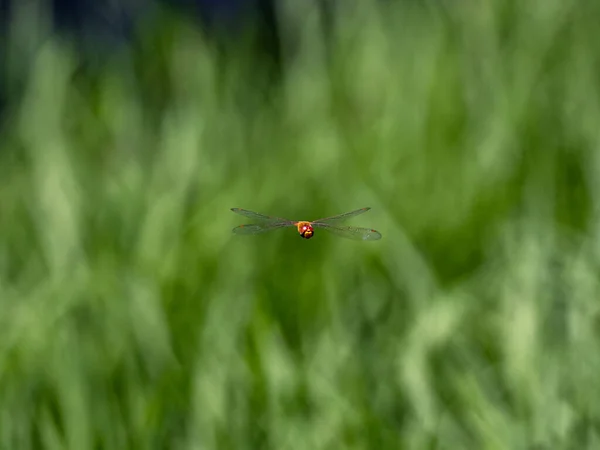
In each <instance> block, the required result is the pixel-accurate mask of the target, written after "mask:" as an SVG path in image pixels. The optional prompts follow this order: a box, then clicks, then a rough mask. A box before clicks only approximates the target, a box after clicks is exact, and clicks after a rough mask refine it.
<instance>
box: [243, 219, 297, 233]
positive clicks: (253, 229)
mask: <svg viewBox="0 0 600 450" xmlns="http://www.w3.org/2000/svg"><path fill="white" fill-rule="evenodd" d="M293 225H294V222H291V221H289V220H286V221H284V222H269V223H253V224H249V225H240V226H238V227H235V228H234V229H233V232H234V233H235V234H260V233H264V232H266V231H270V230H274V229H276V228H285V227H291V226H293Z"/></svg>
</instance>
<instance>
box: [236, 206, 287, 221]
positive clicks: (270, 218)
mask: <svg viewBox="0 0 600 450" xmlns="http://www.w3.org/2000/svg"><path fill="white" fill-rule="evenodd" d="M231 210H232V211H233V212H234V213H236V214H240V215H241V216H245V217H249V218H250V219H255V220H263V221H274V220H277V221H287V220H286V219H282V218H281V217H274V216H265V215H264V214H258V213H255V212H252V211H248V210H247V209H241V208H231Z"/></svg>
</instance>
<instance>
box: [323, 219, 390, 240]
mask: <svg viewBox="0 0 600 450" xmlns="http://www.w3.org/2000/svg"><path fill="white" fill-rule="evenodd" d="M312 226H313V227H314V228H322V229H323V230H327V231H329V232H330V233H333V234H336V235H338V236H342V237H345V238H348V239H354V240H357V241H377V240H379V239H381V233H380V232H379V231H377V230H372V229H371V228H361V227H340V226H336V225H331V224H329V223H314V222H313V223H312Z"/></svg>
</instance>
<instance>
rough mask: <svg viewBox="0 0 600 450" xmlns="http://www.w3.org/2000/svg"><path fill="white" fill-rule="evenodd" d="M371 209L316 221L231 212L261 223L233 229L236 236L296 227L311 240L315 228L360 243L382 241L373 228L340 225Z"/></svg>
mask: <svg viewBox="0 0 600 450" xmlns="http://www.w3.org/2000/svg"><path fill="white" fill-rule="evenodd" d="M370 209H371V208H361V209H357V210H356V211H351V212H347V213H344V214H339V215H337V216H332V217H326V218H324V219H319V220H314V221H312V222H309V221H306V220H288V219H283V218H281V217H273V216H265V215H264V214H258V213H255V212H252V211H248V210H246V209H240V208H231V210H232V211H233V212H234V213H236V214H240V215H242V216H245V217H248V218H250V219H254V220H257V221H259V222H260V223H255V224H249V225H240V226H238V227H235V228H234V229H233V233H234V234H244V235H245V234H260V233H266V232H267V231H271V230H276V229H279V228H287V227H296V229H297V230H298V233H299V234H300V237H302V238H304V239H310V238H311V237H313V235H314V234H315V228H320V229H323V230H327V231H329V232H330V233H333V234H335V235H337V236H341V237H345V238H348V239H355V240H359V241H377V240H379V239H381V233H379V231H377V230H373V229H371V228H361V227H350V226H343V225H339V222H341V221H343V220H346V219H349V218H351V217H355V216H358V215H359V214H363V213H366V212H367V211H369V210H370Z"/></svg>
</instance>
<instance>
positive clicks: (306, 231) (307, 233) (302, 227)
mask: <svg viewBox="0 0 600 450" xmlns="http://www.w3.org/2000/svg"><path fill="white" fill-rule="evenodd" d="M296 226H297V227H298V233H300V236H301V237H303V238H304V239H310V238H311V237H313V234H315V230H314V229H313V227H312V225H311V224H310V222H298V224H297V225H296Z"/></svg>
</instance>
